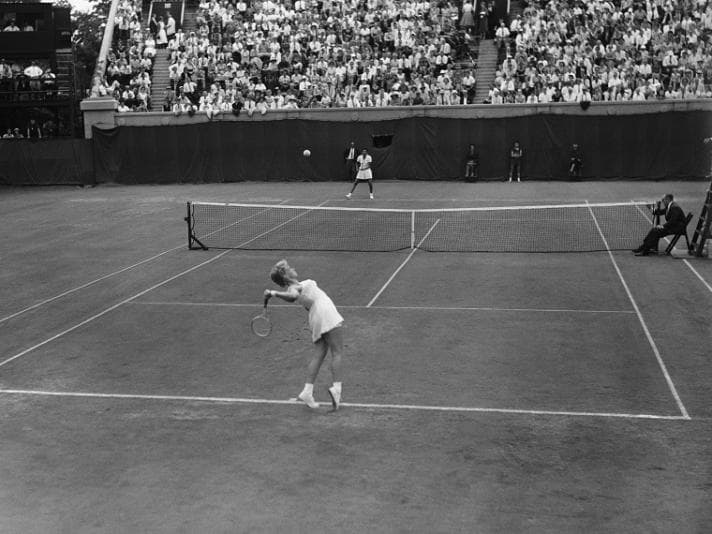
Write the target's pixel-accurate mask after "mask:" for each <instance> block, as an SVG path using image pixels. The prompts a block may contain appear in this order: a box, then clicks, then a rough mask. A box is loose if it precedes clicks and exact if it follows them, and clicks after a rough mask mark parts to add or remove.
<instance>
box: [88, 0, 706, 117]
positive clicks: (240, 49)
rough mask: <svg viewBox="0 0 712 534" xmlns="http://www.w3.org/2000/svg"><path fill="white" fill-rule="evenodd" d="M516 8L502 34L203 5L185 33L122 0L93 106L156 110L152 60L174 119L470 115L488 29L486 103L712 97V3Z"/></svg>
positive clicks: (550, 1)
mask: <svg viewBox="0 0 712 534" xmlns="http://www.w3.org/2000/svg"><path fill="white" fill-rule="evenodd" d="M521 4H522V5H523V6H524V9H523V12H522V13H521V15H517V16H516V17H514V18H513V19H512V20H511V21H507V22H505V21H501V22H500V24H499V25H498V26H497V27H495V28H493V27H492V25H491V23H490V24H489V27H487V24H484V23H483V21H484V20H485V17H486V16H487V12H488V6H489V12H491V2H489V3H488V2H486V1H483V2H472V1H468V0H466V1H465V2H464V3H463V4H462V5H460V2H458V1H455V0H440V1H426V0H343V1H339V0H320V1H318V2H313V1H311V0H293V1H292V0H253V1H249V0H200V4H199V6H198V11H197V17H196V27H195V29H194V30H193V31H190V32H183V31H182V30H181V29H176V22H175V20H173V18H172V17H171V16H170V15H169V14H168V13H166V15H165V18H164V17H162V16H160V15H159V14H154V16H153V17H152V18H151V20H150V21H149V23H148V24H143V23H142V20H141V7H142V6H141V0H121V2H120V4H119V9H118V12H117V17H116V31H115V34H116V44H115V47H114V50H112V52H111V54H110V56H109V58H108V60H107V68H106V78H105V83H104V84H103V85H102V86H100V87H99V88H98V89H97V88H94V94H112V95H114V97H115V98H116V99H117V100H118V101H119V110H120V111H147V110H150V109H151V73H152V69H153V59H154V58H155V56H156V54H167V55H168V57H169V65H170V66H169V76H170V84H171V86H170V88H168V90H167V92H166V98H165V100H164V101H163V102H162V104H163V109H164V110H170V111H173V112H174V113H176V114H180V113H185V112H187V113H194V112H197V111H200V112H205V113H206V114H208V116H212V115H216V114H218V113H221V112H233V113H236V114H239V113H241V112H245V113H247V114H249V115H252V114H253V113H267V112H268V111H269V110H275V109H294V108H328V107H345V108H358V107H380V106H389V105H433V104H434V105H458V104H460V105H461V104H471V103H475V102H474V94H475V84H476V80H475V70H474V69H473V68H472V67H473V64H472V62H471V61H470V56H469V52H470V50H471V49H472V44H473V43H474V35H475V33H480V29H481V28H482V29H481V32H482V33H487V34H488V35H489V36H491V37H493V38H494V39H495V42H496V44H497V45H498V47H499V51H500V54H501V58H500V64H499V68H498V70H497V72H496V75H495V80H494V83H493V86H492V88H491V90H490V92H489V96H488V98H487V100H486V101H485V102H486V103H539V102H542V103H548V102H590V101H627V100H631V101H638V100H649V99H663V98H665V99H677V98H683V99H686V98H707V97H712V85H711V84H712V39H711V37H712V4H710V3H709V2H708V1H706V0H586V1H584V0H532V1H529V2H521ZM475 48H476V46H475ZM477 103H480V102H477Z"/></svg>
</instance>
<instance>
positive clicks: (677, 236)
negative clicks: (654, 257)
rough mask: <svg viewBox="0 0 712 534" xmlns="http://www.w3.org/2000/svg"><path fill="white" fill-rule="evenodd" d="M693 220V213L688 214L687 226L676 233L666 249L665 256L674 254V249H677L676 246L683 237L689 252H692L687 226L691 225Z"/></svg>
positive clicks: (686, 218)
mask: <svg viewBox="0 0 712 534" xmlns="http://www.w3.org/2000/svg"><path fill="white" fill-rule="evenodd" d="M691 220H692V212H690V213H688V214H687V217H685V226H683V227H682V229H680V231H679V232H678V233H676V234H675V235H674V236H673V238H672V239H671V240H670V243H668V246H667V248H666V249H665V254H667V255H668V256H669V255H670V254H672V249H674V248H675V245H676V244H677V240H678V239H680V237H682V236H683V235H684V236H685V242H686V243H687V251H688V252H690V250H691V246H690V240H689V239H688V238H687V225H688V224H690V221H691Z"/></svg>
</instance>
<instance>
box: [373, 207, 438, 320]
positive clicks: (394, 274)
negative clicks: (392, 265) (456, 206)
mask: <svg viewBox="0 0 712 534" xmlns="http://www.w3.org/2000/svg"><path fill="white" fill-rule="evenodd" d="M439 222H440V219H438V220H437V221H435V222H434V223H433V225H432V226H431V227H430V230H428V231H427V232H426V234H425V235H424V236H423V239H421V240H420V242H419V243H418V244H417V245H416V246H415V248H414V249H413V250H411V251H410V254H408V257H407V258H406V259H405V260H404V261H403V263H401V264H400V266H399V267H398V268H397V269H396V271H395V272H394V273H393V274H392V275H391V277H390V278H389V279H388V280H387V281H386V283H385V284H383V287H382V288H381V289H379V290H378V293H376V295H375V296H374V297H373V298H372V299H371V301H370V302H369V303H368V304H367V305H366V307H367V308H370V307H371V306H372V305H373V303H374V302H376V299H377V298H378V297H380V296H381V293H383V292H384V291H385V289H386V288H387V287H388V285H389V284H390V283H391V282H392V281H393V279H394V278H395V277H396V275H397V274H398V273H399V272H400V270H401V269H402V268H403V267H405V264H406V263H408V261H409V260H410V258H412V257H413V254H415V251H416V250H418V249H419V248H420V245H422V244H423V241H425V239H426V238H427V237H428V236H429V235H430V232H432V231H433V230H434V229H435V227H436V226H437V225H438V223H439Z"/></svg>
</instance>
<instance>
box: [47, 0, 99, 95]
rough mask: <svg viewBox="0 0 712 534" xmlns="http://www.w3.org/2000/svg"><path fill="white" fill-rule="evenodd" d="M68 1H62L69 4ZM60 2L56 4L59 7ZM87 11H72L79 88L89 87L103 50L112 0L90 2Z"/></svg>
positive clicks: (73, 41)
mask: <svg viewBox="0 0 712 534" xmlns="http://www.w3.org/2000/svg"><path fill="white" fill-rule="evenodd" d="M67 1H68V0H60V2H67ZM60 2H55V5H59V4H60ZM90 5H91V7H90V9H89V10H87V11H78V10H76V9H73V10H72V27H73V28H74V33H73V34H72V43H73V44H74V50H75V53H76V61H77V76H79V77H80V78H81V79H80V80H77V82H78V86H79V87H89V85H90V81H91V77H92V74H93V73H94V67H95V65H96V59H97V57H98V56H99V51H100V50H101V40H102V38H103V37H104V29H105V28H106V19H107V17H108V15H109V9H110V8H111V0H90Z"/></svg>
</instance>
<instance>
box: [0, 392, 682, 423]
mask: <svg viewBox="0 0 712 534" xmlns="http://www.w3.org/2000/svg"><path fill="white" fill-rule="evenodd" d="M0 395H26V396H45V397H69V398H90V399H124V400H149V401H177V402H207V403H215V404H272V405H275V404H276V405H285V404H289V405H299V406H302V405H303V404H302V403H301V402H300V401H298V400H294V399H289V400H279V399H255V398H241V397H203V396H182V395H133V394H125V393H86V392H78V391H68V392H62V391H41V390H28V389H0ZM341 406H342V407H345V408H364V409H371V410H407V411H426V412H451V413H497V414H512V415H533V416H540V415H550V416H562V417H606V418H618V419H658V420H667V421H689V420H690V417H684V416H680V415H654V414H636V413H616V412H569V411H563V410H518V409H510V408H481V407H470V406H431V405H421V404H374V403H361V402H342V403H341Z"/></svg>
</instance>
